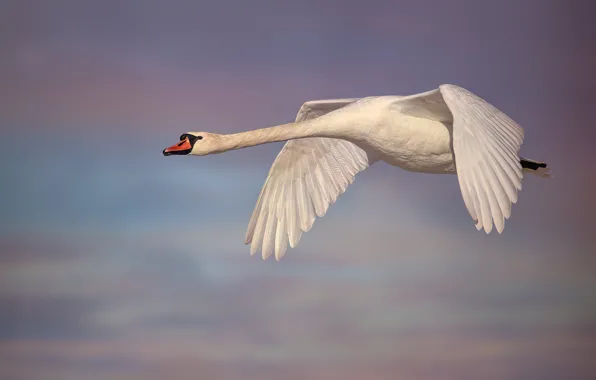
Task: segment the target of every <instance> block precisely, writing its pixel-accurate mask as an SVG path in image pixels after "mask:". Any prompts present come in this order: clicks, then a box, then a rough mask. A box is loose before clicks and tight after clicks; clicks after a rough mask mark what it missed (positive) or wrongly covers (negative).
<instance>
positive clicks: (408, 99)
mask: <svg viewBox="0 0 596 380" xmlns="http://www.w3.org/2000/svg"><path fill="white" fill-rule="evenodd" d="M395 106H396V107H399V109H400V112H402V113H405V114H409V115H412V116H416V117H424V118H428V119H433V120H436V121H441V122H445V123H448V124H451V123H452V124H453V153H454V155H455V166H456V170H457V177H458V180H459V187H460V189H461V192H462V196H463V199H464V203H465V204H466V208H467V209H468V212H469V213H470V215H471V216H472V218H473V219H474V221H475V222H476V228H477V229H478V230H480V229H482V228H484V230H485V231H486V233H489V232H490V231H491V230H492V227H493V222H494V224H495V227H496V229H497V231H498V232H499V233H501V232H502V231H503V228H504V227H505V219H507V218H509V216H511V204H512V203H516V202H517V191H518V190H521V187H522V185H521V180H522V167H521V164H520V159H519V156H518V152H519V149H520V147H521V145H522V142H523V138H524V131H523V129H522V128H521V127H519V126H518V125H517V124H516V123H515V121H513V120H512V119H511V118H509V117H508V116H507V115H505V114H504V113H503V112H501V111H499V110H498V109H497V108H495V107H494V106H492V105H491V104H489V103H487V102H486V101H485V100H483V99H481V98H480V97H478V96H476V95H474V94H473V93H471V92H470V91H468V90H466V89H463V88H461V87H457V86H454V85H448V84H445V85H441V86H440V87H439V89H436V90H432V91H428V92H424V93H421V94H418V95H412V96H405V97H403V98H401V99H399V100H397V101H396V102H395Z"/></svg>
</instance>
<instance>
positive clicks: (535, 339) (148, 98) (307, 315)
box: [0, 0, 596, 380]
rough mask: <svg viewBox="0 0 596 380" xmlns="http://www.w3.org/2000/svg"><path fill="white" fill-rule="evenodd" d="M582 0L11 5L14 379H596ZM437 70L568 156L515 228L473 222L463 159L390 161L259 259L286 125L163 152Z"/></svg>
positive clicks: (1, 37)
mask: <svg viewBox="0 0 596 380" xmlns="http://www.w3.org/2000/svg"><path fill="white" fill-rule="evenodd" d="M584 3H585V4H584V5H582V4H580V2H579V1H576V2H573V1H555V0H541V1H539V0H531V1H523V2H522V1H514V0H501V1H483V2H479V1H462V0H455V1H449V2H446V1H439V0H436V1H430V0H426V1H396V0H394V1H376V2H374V1H373V2H364V1H352V0H348V1H324V2H316V1H310V0H307V1H300V2H272V1H264V0H259V1H252V2H250V3H248V2H243V1H239V0H234V1H209V2H203V1H201V2H199V1H195V2H192V1H157V0H145V1H81V0H79V1H74V0H72V1H60V0H55V1H52V2H45V1H24V0H19V1H16V0H15V1H4V2H2V4H1V5H0V128H1V130H2V134H3V136H2V137H3V138H2V142H1V143H0V144H1V147H2V149H1V150H0V172H2V173H3V178H4V180H3V185H2V187H1V188H0V195H1V196H2V199H3V202H0V215H2V218H1V219H0V378H2V379H4V378H6V379H11V380H12V379H15V380H20V379H27V380H30V379H40V380H41V379H43V380H47V379H60V380H65V379H77V380H78V379H102V380H104V379H109V380H111V379H118V380H120V379H143V380H152V379H162V378H164V377H169V378H175V379H186V378H188V379H191V378H192V379H197V378H200V379H236V378H242V379H263V380H266V379H278V378H284V379H289V380H292V379H304V378H308V379H330V378H343V379H346V380H352V379H371V380H374V379H395V378H399V379H416V380H422V379H437V378H449V379H478V378H482V379H489V380H490V379H530V378H539V379H551V378H552V379H560V378H566V379H567V378H569V379H589V378H594V377H596V365H595V364H594V360H593V358H594V357H596V299H595V298H594V294H595V292H596V255H595V254H594V252H595V251H596V238H595V237H594V232H595V231H596V223H595V222H594V218H593V215H595V213H596V200H595V199H594V197H593V193H594V191H593V189H594V187H595V186H596V169H594V163H595V162H596V149H594V147H593V144H594V141H596V132H595V129H596V128H595V127H594V121H593V117H592V113H593V111H592V109H593V108H594V106H593V105H594V104H596V92H595V91H594V88H596V87H595V85H596V76H595V75H594V69H593V68H594V67H596V45H595V44H594V43H593V41H594V40H595V39H596V26H594V25H596V24H595V23H593V21H592V20H591V17H592V15H593V14H594V6H593V5H590V4H588V2H584ZM441 83H453V84H458V85H461V86H464V87H466V88H468V89H470V90H472V91H474V92H475V93H477V94H478V95H480V96H482V97H484V98H485V99H487V100H488V101H490V102H491V103H493V104H494V105H495V106H497V107H498V108H500V109H501V110H503V111H504V112H506V113H508V114H509V115H510V116H512V117H513V118H514V119H515V120H517V121H518V122H519V123H520V124H521V125H522V126H523V127H524V129H525V131H526V142H525V144H524V146H523V147H522V155H523V156H525V157H529V158H534V159H538V160H544V161H546V162H548V163H549V165H550V166H551V167H552V169H553V172H554V174H555V177H556V178H555V179H552V180H541V179H539V178H535V177H529V178H526V179H525V181H524V190H523V191H522V193H521V195H520V200H519V203H518V204H517V205H515V206H514V208H513V213H512V217H511V219H510V220H509V221H508V222H507V224H506V227H505V231H504V234H503V235H497V234H491V235H489V236H486V235H485V234H483V233H480V232H477V231H476V230H475V228H474V225H473V222H472V220H471V218H470V217H469V215H468V213H467V211H466V209H465V206H464V203H463V201H462V199H461V194H460V192H459V188H458V185H457V179H456V178H455V177H450V176H428V175H420V174H418V175H417V174H413V173H408V172H404V171H400V170H398V169H396V168H392V167H389V166H387V165H378V166H375V167H373V168H371V169H370V170H367V171H366V172H364V173H362V174H360V175H359V176H358V178H357V180H356V182H355V183H354V184H353V185H351V186H350V188H349V190H348V191H347V192H346V194H344V195H342V197H341V198H340V199H339V200H338V202H337V203H336V204H335V205H334V206H332V207H331V208H330V211H329V213H328V214H327V215H326V216H325V217H324V218H322V219H320V220H318V221H317V222H316V223H315V226H314V228H313V230H312V231H310V232H308V233H307V234H305V235H304V237H303V239H302V241H301V242H300V245H299V246H298V248H296V249H292V250H290V251H289V252H288V253H287V255H286V257H284V259H283V260H282V261H281V262H280V263H275V262H274V261H271V260H270V261H266V262H263V261H262V260H260V259H259V258H257V257H253V258H251V257H249V255H248V252H249V249H248V247H246V246H244V245H243V238H244V232H245V228H246V224H247V222H248V219H249V217H250V214H251V212H252V207H253V206H254V202H255V200H256V197H257V195H258V192H259V190H260V187H261V186H262V183H263V180H264V179H265V176H266V174H267V171H268V169H269V166H270V165H271V163H272V162H273V159H274V157H275V156H276V154H277V152H278V151H279V149H280V148H281V144H269V145H266V146H259V147H255V148H252V149H246V150H242V151H236V152H230V153H229V154H224V155H216V156H213V157H204V158H188V157H187V158H180V157H172V158H169V159H166V158H164V157H162V156H161V154H160V152H161V150H162V149H163V148H164V147H166V146H169V145H171V143H173V142H175V141H176V140H177V137H178V136H179V135H180V133H182V132H185V131H188V130H207V131H212V132H219V133H227V132H234V131H242V130H248V129H253V128H261V127H264V126H271V125H276V124H281V123H284V122H288V121H291V120H292V119H294V117H295V114H296V112H297V110H298V108H299V107H300V105H301V104H302V103H303V102H304V101H306V100H311V99H321V98H335V97H362V96H370V95H384V94H395V95H407V94H411V93H417V92H422V91H426V90H429V89H432V88H436V87H437V86H438V85H439V84H441ZM437 177H438V178H437Z"/></svg>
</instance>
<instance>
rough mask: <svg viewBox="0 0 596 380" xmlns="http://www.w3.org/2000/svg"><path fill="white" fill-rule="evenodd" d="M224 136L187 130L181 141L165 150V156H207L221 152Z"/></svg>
mask: <svg viewBox="0 0 596 380" xmlns="http://www.w3.org/2000/svg"><path fill="white" fill-rule="evenodd" d="M221 146H222V136H221V135H218V134H215V133H209V132H186V133H184V134H182V136H180V142H179V143H177V144H175V145H172V146H171V147H169V148H166V149H164V150H163V155H164V156H174V155H177V156H185V155H189V154H190V155H193V156H205V155H207V154H212V153H219V152H221V151H222V150H221Z"/></svg>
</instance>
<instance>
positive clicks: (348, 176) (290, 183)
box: [245, 99, 368, 260]
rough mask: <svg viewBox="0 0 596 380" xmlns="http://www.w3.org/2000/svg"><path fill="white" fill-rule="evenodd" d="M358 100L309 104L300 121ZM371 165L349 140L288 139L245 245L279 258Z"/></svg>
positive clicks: (264, 255)
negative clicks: (260, 249)
mask: <svg viewBox="0 0 596 380" xmlns="http://www.w3.org/2000/svg"><path fill="white" fill-rule="evenodd" d="M355 100H356V99H338V100H323V101H314V102H307V103H304V105H303V106H302V107H301V108H300V111H299V112H298V116H297V117H296V121H297V122H299V121H304V120H308V119H313V118H315V117H319V116H321V115H324V114H326V113H328V112H331V111H334V110H336V109H339V108H341V107H343V106H345V105H347V104H350V103H352V102H354V101H355ZM367 167H368V157H367V155H366V153H365V152H364V151H363V150H362V149H360V148H359V147H357V146H356V145H354V144H352V143H351V142H349V141H345V140H341V139H332V138H323V137H312V138H304V139H298V140H291V141H288V142H287V143H286V144H285V145H284V147H283V148H282V150H281V151H280V152H279V154H278V156H277V158H276V159H275V161H274V162H273V165H272V166H271V169H270V170H269V175H268V176H267V179H266V180H265V184H264V185H263V188H262V190H261V194H260V195H259V198H258V200H257V203H256V206H255V209H254V211H253V214H252V217H251V219H250V222H249V224H248V229H247V231H246V239H245V243H246V244H249V243H252V244H251V248H250V252H251V255H252V254H254V253H255V252H256V251H257V250H258V249H259V248H260V247H262V256H263V259H266V258H267V257H269V256H270V255H271V254H272V253H273V252H274V251H275V258H276V259H277V260H280V259H281V258H282V257H283V255H284V254H285V252H286V249H287V244H288V241H289V243H290V246H291V247H295V246H296V245H297V244H298V241H299V240H300V237H301V236H302V232H306V231H308V230H310V228H311V227H312V225H313V223H314V221H315V218H316V216H317V215H318V216H319V217H321V216H323V215H325V213H326V212H327V209H328V208H329V205H330V204H332V203H335V201H336V200H337V197H338V196H339V195H340V194H342V193H343V192H344V191H345V190H346V188H347V187H348V184H350V183H352V182H353V181H354V176H355V175H356V174H357V173H358V172H360V171H361V170H363V169H365V168H367Z"/></svg>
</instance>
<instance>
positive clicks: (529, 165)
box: [519, 157, 553, 178]
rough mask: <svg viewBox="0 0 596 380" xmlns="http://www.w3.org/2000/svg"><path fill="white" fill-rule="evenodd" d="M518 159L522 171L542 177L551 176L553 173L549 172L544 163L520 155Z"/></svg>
mask: <svg viewBox="0 0 596 380" xmlns="http://www.w3.org/2000/svg"><path fill="white" fill-rule="evenodd" d="M519 159H520V162H521V166H522V168H523V170H524V172H528V173H532V174H534V175H537V176H538V177H542V178H553V175H552V174H551V173H550V169H549V168H547V166H546V163H544V162H539V161H534V160H529V159H527V158H523V157H520V158H519Z"/></svg>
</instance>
